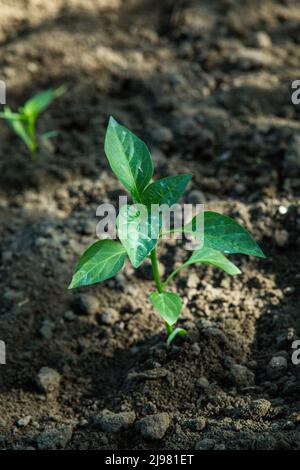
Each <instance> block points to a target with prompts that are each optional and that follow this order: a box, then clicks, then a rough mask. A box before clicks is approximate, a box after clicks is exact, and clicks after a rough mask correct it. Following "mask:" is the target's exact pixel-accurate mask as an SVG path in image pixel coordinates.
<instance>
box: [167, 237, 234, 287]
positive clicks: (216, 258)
mask: <svg viewBox="0 0 300 470" xmlns="http://www.w3.org/2000/svg"><path fill="white" fill-rule="evenodd" d="M195 263H201V264H210V265H212V266H215V267H216V268H220V269H223V271H225V272H226V273H227V274H230V275H231V276H235V275H236V274H241V271H240V270H239V268H238V267H237V266H235V264H233V263H232V262H231V261H229V259H228V258H226V256H224V255H223V254H222V253H220V252H219V251H217V250H214V249H213V248H208V247H205V246H204V247H203V248H200V249H199V250H195V251H194V252H193V254H192V256H191V257H190V258H189V259H188V260H187V261H186V262H185V263H183V264H182V265H181V266H179V268H177V269H176V270H175V271H173V272H172V273H171V274H170V275H169V277H168V278H167V279H166V281H165V282H164V283H163V286H166V285H167V284H168V283H169V282H170V281H171V279H173V277H174V276H175V275H176V274H177V273H178V272H179V271H181V270H182V269H184V268H186V267H187V266H190V265H191V264H195Z"/></svg>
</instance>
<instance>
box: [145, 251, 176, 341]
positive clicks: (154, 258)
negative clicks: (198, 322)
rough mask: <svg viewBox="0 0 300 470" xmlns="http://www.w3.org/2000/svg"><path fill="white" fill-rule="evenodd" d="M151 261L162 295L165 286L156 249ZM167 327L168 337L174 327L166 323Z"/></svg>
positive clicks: (156, 282) (152, 253) (157, 286)
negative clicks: (161, 277) (162, 281)
mask: <svg viewBox="0 0 300 470" xmlns="http://www.w3.org/2000/svg"><path fill="white" fill-rule="evenodd" d="M150 259H151V264H152V272H153V277H154V280H155V284H156V288H157V290H158V292H159V293H160V294H161V293H162V292H163V285H162V283H161V279H160V274H159V269H158V262H157V253H156V248H154V250H152V251H151V254H150ZM165 325H166V330H167V335H168V336H169V335H170V334H171V333H173V326H171V325H168V323H165Z"/></svg>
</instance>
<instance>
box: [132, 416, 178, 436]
mask: <svg viewBox="0 0 300 470" xmlns="http://www.w3.org/2000/svg"><path fill="white" fill-rule="evenodd" d="M170 422H171V420H170V417H169V415H168V413H155V414H153V415H148V416H145V418H142V419H140V421H139V422H138V427H139V429H140V432H141V435H142V436H143V437H144V439H146V440H159V439H162V438H163V437H164V435H165V433H166V432H167V430H168V428H169V426H170Z"/></svg>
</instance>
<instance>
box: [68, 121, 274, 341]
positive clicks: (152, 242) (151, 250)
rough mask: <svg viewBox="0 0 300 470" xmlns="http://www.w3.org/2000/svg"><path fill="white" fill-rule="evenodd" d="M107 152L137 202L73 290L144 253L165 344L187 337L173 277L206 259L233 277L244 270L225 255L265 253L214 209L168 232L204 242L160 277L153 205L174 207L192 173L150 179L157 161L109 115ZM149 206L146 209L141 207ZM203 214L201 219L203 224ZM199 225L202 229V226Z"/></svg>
mask: <svg viewBox="0 0 300 470" xmlns="http://www.w3.org/2000/svg"><path fill="white" fill-rule="evenodd" d="M105 153H106V156H107V158H108V161H109V163H110V166H111V169H112V171H113V172H114V173H115V175H116V176H117V178H118V179H119V181H120V182H121V183H122V184H123V186H125V188H126V189H127V190H128V191H129V193H130V194H131V197H132V200H133V204H126V205H123V206H122V207H121V209H120V212H119V215H118V218H117V222H116V228H117V234H118V238H119V241H116V240H109V239H105V240H99V241H97V242H95V243H94V244H93V245H91V246H90V247H89V248H88V249H87V250H86V251H85V252H84V253H83V255H82V256H81V258H80V260H79V263H78V264H77V267H76V269H75V272H74V275H73V278H72V281H71V284H70V286H69V288H70V289H72V288H75V287H81V286H88V285H91V284H95V283H97V282H101V281H105V280H106V279H109V278H111V277H113V276H115V275H116V274H117V273H118V272H119V271H120V270H121V269H122V267H123V265H124V262H125V260H126V258H127V257H129V260H130V261H131V263H132V265H133V267H134V268H138V267H139V266H140V265H141V263H143V262H144V261H145V260H146V258H150V260H151V263H152V271H153V279H154V281H155V285H156V290H155V291H154V292H153V293H152V294H151V295H150V297H149V300H150V302H151V304H152V305H153V307H154V308H155V309H156V310H157V311H158V312H159V314H160V315H161V317H162V319H163V321H164V322H165V326H166V329H167V335H168V337H167V343H168V344H170V343H171V342H172V341H173V340H174V338H175V337H176V336H177V335H179V336H183V335H185V334H186V331H185V330H184V329H183V328H182V327H180V326H179V327H176V323H177V321H178V318H179V315H180V312H181V310H182V307H183V303H182V300H181V298H180V296H179V295H178V294H177V293H176V292H173V291H170V290H168V289H167V287H168V285H169V283H170V282H171V281H172V279H173V278H174V276H175V275H176V274H177V273H178V272H179V271H181V270H182V269H184V268H186V267H188V266H190V265H192V264H199V263H202V264H206V265H212V266H214V267H217V268H220V269H222V270H223V271H225V272H226V273H227V274H229V275H230V276H234V275H236V274H240V273H241V271H240V269H239V268H238V267H237V266H236V265H235V264H233V263H232V262H231V261H230V260H229V259H228V258H227V256H225V255H224V253H226V254H231V253H241V254H246V255H252V256H258V257H260V258H265V255H264V254H263V252H262V250H261V249H260V247H259V246H258V244H257V243H256V242H255V241H254V239H253V238H252V237H251V235H250V234H249V233H248V232H247V230H245V229H244V228H243V227H242V226H241V225H240V224H238V223H237V222H236V221H235V220H233V219H232V218H230V217H227V216H225V215H222V214H219V213H217V212H212V211H204V213H202V214H197V215H195V216H194V217H193V218H192V220H190V222H189V223H187V224H183V225H182V226H181V227H179V228H178V227H177V228H172V229H171V230H170V231H169V233H170V234H171V233H172V232H173V233H174V232H178V231H181V232H182V233H184V234H190V235H192V236H194V237H195V239H196V240H198V241H201V242H202V243H201V245H200V244H199V245H198V246H201V247H200V248H196V249H195V250H194V251H193V252H192V255H191V256H190V257H189V258H188V259H187V261H185V262H184V263H183V264H182V265H181V266H179V267H178V268H176V269H175V270H174V271H173V272H171V273H170V274H169V275H168V276H167V278H166V279H165V280H164V281H162V280H161V276H160V272H159V265H158V260H157V252H156V249H157V244H158V241H159V240H160V239H161V238H163V235H165V233H163V224H162V219H161V217H160V216H159V214H157V211H154V212H153V211H152V208H153V207H157V205H158V206H160V207H162V205H165V206H167V207H168V208H170V207H171V206H172V205H173V204H176V203H177V202H178V200H179V199H180V198H181V196H182V194H183V193H184V191H185V189H186V186H187V185H188V183H189V181H190V179H191V177H192V175H191V174H190V173H188V174H181V175H177V176H168V177H166V178H162V179H159V180H157V181H154V182H151V179H152V176H153V162H152V158H151V155H150V152H149V150H148V148H147V146H146V144H145V143H144V142H143V141H142V140H141V139H139V138H138V137H137V136H135V135H134V134H133V133H132V132H130V131H129V130H128V129H126V128H125V127H124V126H122V125H120V124H119V123H118V122H117V121H116V120H115V119H114V118H112V117H111V118H110V120H109V124H108V128H107V131H106V137H105ZM143 208H146V209H147V210H146V212H145V211H144V210H142V209H143ZM199 217H203V222H204V223H203V224H199V223H198V222H199V220H198V218H199ZM199 227H200V228H201V230H199Z"/></svg>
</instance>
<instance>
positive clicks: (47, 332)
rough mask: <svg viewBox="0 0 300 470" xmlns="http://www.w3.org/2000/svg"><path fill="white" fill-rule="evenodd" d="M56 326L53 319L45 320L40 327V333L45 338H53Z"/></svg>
mask: <svg viewBox="0 0 300 470" xmlns="http://www.w3.org/2000/svg"><path fill="white" fill-rule="evenodd" d="M54 328H55V324H54V323H53V322H52V321H49V320H45V321H44V322H43V324H42V326H41V328H40V335H41V336H42V337H43V338H44V339H51V338H52V336H53V330H54Z"/></svg>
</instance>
